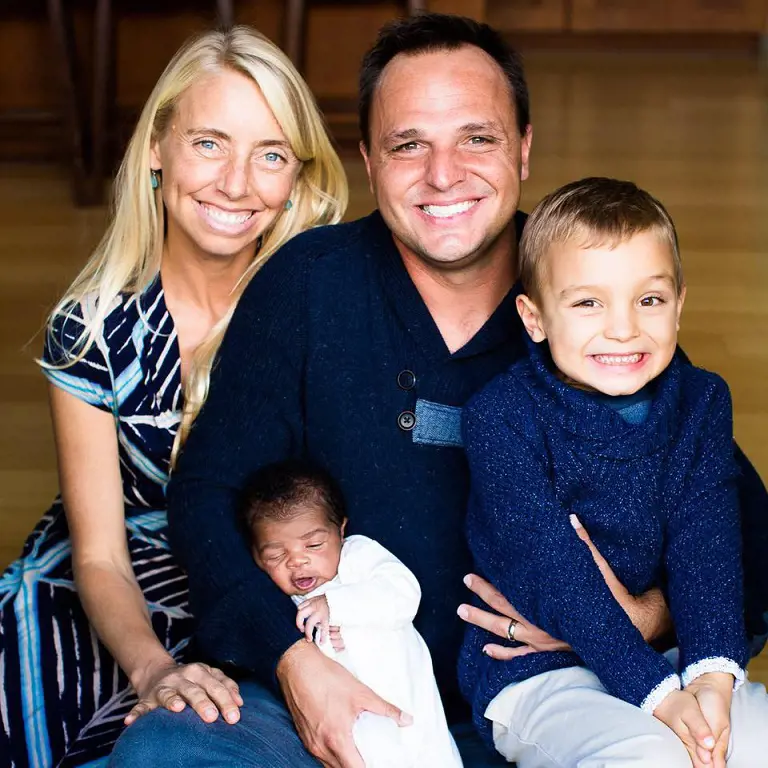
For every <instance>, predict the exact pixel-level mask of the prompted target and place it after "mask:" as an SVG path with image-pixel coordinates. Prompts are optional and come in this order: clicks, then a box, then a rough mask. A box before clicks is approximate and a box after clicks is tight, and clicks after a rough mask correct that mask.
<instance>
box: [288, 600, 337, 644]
mask: <svg viewBox="0 0 768 768" xmlns="http://www.w3.org/2000/svg"><path fill="white" fill-rule="evenodd" d="M330 618H331V610H330V608H329V607H328V600H326V598H325V595H319V596H318V597H311V598H310V599H309V600H305V601H304V602H303V603H302V604H301V605H300V606H299V610H298V611H297V612H296V626H297V627H298V628H299V632H303V633H304V636H305V637H306V638H307V640H308V641H309V642H310V643H311V642H312V639H313V633H314V631H315V627H317V642H318V644H319V643H322V642H324V641H325V640H327V639H328V635H329V633H330V629H329V624H330Z"/></svg>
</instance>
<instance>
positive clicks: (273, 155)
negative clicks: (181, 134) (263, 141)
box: [196, 139, 286, 164]
mask: <svg viewBox="0 0 768 768" xmlns="http://www.w3.org/2000/svg"><path fill="white" fill-rule="evenodd" d="M196 146H198V147H200V149H202V150H204V151H205V152H215V151H216V150H217V149H218V148H219V145H218V144H217V143H216V142H215V141H214V140H213V139H200V141H197V142H196ZM263 158H264V159H265V160H266V161H267V162H268V163H271V164H276V163H284V162H286V159H285V158H284V157H283V156H282V155H281V154H280V153H279V152H266V153H265V154H264V155H263Z"/></svg>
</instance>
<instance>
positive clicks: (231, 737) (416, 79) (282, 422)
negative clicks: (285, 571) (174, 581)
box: [115, 14, 658, 768]
mask: <svg viewBox="0 0 768 768" xmlns="http://www.w3.org/2000/svg"><path fill="white" fill-rule="evenodd" d="M360 124H361V131H362V136H363V140H362V144H361V150H362V153H363V156H364V159H365V163H366V167H367V169H368V174H369V178H370V183H371V188H372V190H373V192H374V195H375V196H376V201H377V204H378V208H379V212H377V213H374V214H372V215H371V216H369V217H366V218H365V219H362V220H360V221H357V222H353V223H351V224H345V225H340V226H337V227H333V228H325V229H319V230H315V231H313V232H309V233H305V234H304V235H300V236H298V237H297V238H295V239H294V240H293V241H292V242H291V243H289V244H288V245H287V246H286V247H285V248H284V249H283V250H282V251H281V252H280V253H278V254H276V255H275V256H274V257H272V259H271V260H270V262H268V264H267V265H266V266H265V267H264V268H263V269H262V270H261V272H260V273H259V274H258V275H256V277H255V278H254V279H253V281H252V282H251V284H250V286H249V287H248V289H247V290H246V292H245V293H244V295H243V297H242V298H241V300H240V302H239V305H238V309H237V311H236V313H235V316H234V317H233V319H232V322H231V325H230V328H229V331H228V333H227V336H226V339H225V341H224V344H223V346H222V349H221V354H220V359H219V362H218V363H217V367H216V370H215V371H214V373H213V376H212V382H211V394H210V397H209V399H208V402H207V403H206V406H205V408H204V410H203V413H202V414H201V416H200V417H199V418H198V420H197V422H196V423H195V426H194V429H193V431H192V435H191V437H190V439H189V442H188V444H187V446H186V447H185V450H184V453H183V455H182V459H181V462H180V465H179V468H178V471H177V473H176V476H175V478H174V481H173V482H172V485H171V488H170V513H169V519H170V526H171V536H172V544H173V546H174V549H175V551H176V552H177V554H178V556H179V558H180V560H181V562H182V564H183V565H184V566H185V567H186V568H187V570H188V572H189V578H190V589H191V601H192V605H191V607H192V610H193V612H194V614H195V615H196V616H197V617H198V619H199V622H200V623H199V629H198V633H197V638H196V639H197V642H198V644H199V646H200V648H201V649H202V651H203V652H204V653H205V654H206V655H208V656H209V657H210V658H212V659H214V660H215V661H216V662H217V663H228V664H232V665H234V666H236V667H239V668H242V669H244V670H247V671H248V673H249V677H248V679H247V680H246V681H244V682H243V683H242V686H241V693H242V695H243V698H244V700H245V705H244V707H243V709H242V719H241V721H240V723H239V724H238V725H235V726H228V725H226V724H225V723H223V722H222V721H221V720H219V721H217V722H216V723H213V724H208V725H206V724H205V723H202V722H200V721H199V719H198V720H194V719H192V718H184V717H183V715H181V716H180V715H173V714H169V713H166V712H163V711H158V712H153V713H151V714H150V715H149V716H148V717H146V718H142V719H141V720H140V721H139V722H138V723H137V724H136V725H133V726H131V728H130V729H128V731H127V732H126V735H125V736H124V737H123V739H122V740H121V743H120V745H119V747H118V750H117V752H116V754H115V764H116V765H128V764H133V763H134V762H135V763H139V762H141V763H142V764H143V763H147V764H151V763H152V762H153V761H156V760H157V759H158V755H161V756H164V757H166V758H168V756H169V755H171V754H176V753H177V752H178V754H180V755H181V754H183V755H184V758H183V759H184V762H185V764H186V765H190V764H193V765H194V764H195V761H194V756H195V755H200V759H201V761H202V763H201V764H205V765H213V764H216V756H217V755H218V759H219V761H220V763H221V764H227V763H228V762H229V764H232V763H236V764H238V765H258V766H282V765H290V766H304V765H307V766H309V765H316V762H315V761H314V759H313V758H311V757H310V756H309V754H308V753H307V752H306V751H305V750H304V749H303V748H302V746H301V743H300V742H299V740H298V738H297V737H296V733H295V731H294V729H293V727H292V726H293V725H294V724H295V727H296V730H297V731H298V733H299V735H300V737H301V739H302V741H303V743H304V745H306V747H307V749H308V750H309V751H310V752H311V753H312V754H313V755H315V756H316V757H317V758H319V759H320V760H321V761H322V763H323V764H325V765H328V766H334V768H337V767H338V768H361V767H362V765H363V763H362V760H361V758H360V756H359V754H358V753H357V750H356V749H355V747H354V743H353V741H352V735H351V733H352V723H353V722H354V719H355V718H356V717H357V715H358V714H359V713H360V712H361V711H362V710H369V711H372V712H375V713H378V714H382V715H386V716H390V717H393V718H394V719H395V720H396V721H398V722H403V719H402V713H400V712H399V711H397V710H396V709H395V708H394V707H393V706H392V705H390V704H389V703H387V702H384V701H382V700H381V699H379V697H377V696H376V695H375V694H373V693H372V692H371V691H370V690H369V689H367V688H365V686H362V685H361V684H360V683H359V682H357V681H356V680H355V679H354V678H353V677H352V676H351V675H349V674H348V673H347V672H346V671H345V670H344V669H342V668H341V666H340V665H338V664H336V663H335V662H332V661H329V660H328V659H326V658H325V657H324V656H323V655H322V654H321V653H320V652H319V651H318V649H317V648H315V647H314V646H313V645H311V644H309V643H307V642H306V641H302V640H301V639H300V636H299V634H298V632H297V630H296V627H295V609H294V607H293V605H292V603H291V601H290V600H288V599H286V598H285V596H284V595H282V594H281V593H280V592H279V591H278V590H277V589H276V588H275V587H274V585H273V584H272V583H271V582H270V580H269V579H268V578H267V577H266V576H265V575H264V574H263V573H261V572H260V571H259V570H258V569H257V568H256V566H255V565H254V564H253V561H252V559H251V556H250V553H249V551H248V548H247V546H246V544H245V542H244V540H243V539H242V538H241V537H240V535H239V532H238V530H237V528H236V525H235V513H234V508H235V504H236V499H237V496H238V492H239V489H240V488H241V487H242V485H243V484H244V481H245V479H246V477H247V476H248V475H249V473H251V472H253V471H254V470H255V469H257V468H259V467H260V466H262V465H264V464H266V463H268V462H271V461H275V460H279V459H282V458H286V457H288V456H298V455H302V454H307V455H309V456H310V457H311V458H312V459H314V460H315V461H318V462H319V463H321V464H323V465H325V467H326V468H327V469H328V470H329V471H330V472H331V473H332V474H333V475H334V476H335V477H336V478H337V479H338V481H339V482H340V484H341V486H342V488H343V491H344V493H345V496H346V497H347V500H348V504H349V518H350V532H353V533H361V534H365V535H368V536H370V537H372V538H374V539H376V540H378V541H379V542H380V543H381V544H383V545H384V546H385V547H387V548H388V549H390V550H391V551H393V552H394V553H395V554H396V555H397V556H398V557H399V558H400V559H401V560H402V561H403V562H404V563H405V564H406V565H407V566H408V567H409V568H411V570H412V571H413V572H414V573H415V575H416V577H417V578H418V580H419V582H420V584H421V587H422V595H423V597H422V603H421V607H420V611H419V615H418V617H417V621H416V627H417V629H418V630H419V631H420V632H421V634H422V636H423V637H424V639H425V640H426V642H427V644H428V646H429V648H430V651H431V653H432V658H433V662H434V667H435V674H436V677H437V681H438V685H439V687H440V691H441V694H442V697H443V700H444V703H445V706H446V713H447V715H448V718H449V721H450V722H452V723H454V724H459V725H458V726H457V728H455V729H454V733H455V735H456V737H457V743H458V745H459V748H460V750H461V751H462V755H463V758H464V762H465V765H467V766H485V765H488V766H490V765H502V764H503V761H500V759H498V758H496V757H495V756H493V755H487V754H484V753H483V752H482V747H480V746H479V745H478V743H477V741H476V739H475V737H474V736H472V735H471V732H470V729H469V726H468V725H466V724H468V721H469V714H468V711H467V709H466V707H465V705H464V703H463V702H462V701H461V699H460V697H459V694H458V689H457V682H456V669H455V666H456V661H457V656H458V649H459V646H460V643H461V639H462V635H463V624H462V622H461V621H460V620H459V619H458V618H457V616H456V612H457V608H458V607H459V605H460V604H461V603H462V601H463V600H464V599H465V598H466V590H465V589H464V587H463V584H462V577H463V576H464V575H465V574H466V573H468V572H469V571H470V570H471V560H470V557H469V554H468V551H467V547H466V544H465V541H464V534H463V520H464V514H465V505H466V498H467V492H468V475H467V468H466V464H465V459H464V456H463V452H462V449H461V434H460V429H459V424H460V408H461V406H462V405H463V404H464V403H465V402H466V400H467V399H468V398H469V396H470V395H471V394H472V393H474V392H475V391H476V390H477V389H478V388H479V387H480V386H481V385H483V384H484V383H485V382H487V381H488V380H489V379H490V378H492V377H493V376H494V375H496V374H497V373H499V372H500V371H502V370H504V369H505V368H506V367H507V366H508V365H509V364H510V363H511V362H513V361H514V360H515V359H516V358H517V357H518V356H519V355H521V354H523V349H524V347H523V342H522V336H521V327H520V324H519V320H518V317H517V313H516V311H515V307H514V299H515V296H514V291H512V287H513V284H514V282H515V279H516V270H515V265H516V253H517V239H518V237H519V235H520V230H521V228H522V224H523V222H524V216H523V215H522V214H519V213H517V206H518V202H519V199H520V183H521V181H523V180H525V178H527V176H528V157H529V152H530V147H531V137H532V133H531V126H530V120H529V109H528V91H527V86H526V83H525V79H524V76H523V71H522V67H521V65H520V62H519V59H518V58H517V56H516V54H514V52H512V51H511V50H509V48H508V47H507V46H506V45H505V44H504V42H503V41H502V39H501V38H500V36H499V35H498V34H497V33H495V32H494V31H493V30H491V29H490V28H489V27H487V26H485V25H480V24H477V23H475V22H472V21H469V20H467V19H462V18H459V17H450V16H440V15H434V14H433V15H425V16H421V17H417V18H415V19H411V20H408V21H403V22H398V23H395V24H393V25H390V27H388V28H385V30H383V32H382V34H381V35H380V37H379V40H378V41H377V43H376V45H375V46H374V47H373V49H372V50H371V51H370V52H369V54H368V55H367V57H366V59H365V61H364V64H363V70H362V74H361V78H360ZM496 604H497V605H499V606H501V607H503V605H502V603H496ZM657 613H658V611H657ZM510 615H511V613H510V612H509V611H507V616H510ZM478 616H479V618H478ZM474 618H475V620H477V621H478V622H481V623H485V624H486V625H487V626H488V627H489V628H491V627H493V628H494V629H495V631H496V632H497V633H502V634H503V632H504V628H505V627H506V626H507V625H508V624H509V618H506V619H505V618H502V617H496V618H494V617H493V616H491V615H490V614H475V617H474ZM526 629H528V633H529V634H528V635H527V636H522V639H524V640H527V639H529V638H531V639H532V638H533V637H534V636H535V628H527V627H526ZM518 637H521V634H518ZM278 687H279V689H280V691H281V693H282V695H283V697H284V699H285V702H286V703H287V706H288V710H290V715H289V714H288V711H287V710H286V709H285V707H284V706H283V704H282V702H280V700H279V699H278V698H277V697H276V696H274V695H273V693H270V692H269V690H268V689H272V691H276V689H277V688H278ZM207 704H210V702H207V703H206V705H207ZM291 716H292V718H291ZM462 723H465V725H464V726H462V725H461V724H462ZM153 750H156V751H153ZM203 750H204V752H203Z"/></svg>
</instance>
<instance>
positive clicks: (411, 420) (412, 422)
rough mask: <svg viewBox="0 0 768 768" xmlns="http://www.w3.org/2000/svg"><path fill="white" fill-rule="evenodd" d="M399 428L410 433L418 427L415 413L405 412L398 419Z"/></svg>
mask: <svg viewBox="0 0 768 768" xmlns="http://www.w3.org/2000/svg"><path fill="white" fill-rule="evenodd" d="M397 426H398V427H400V429H402V430H403V431H404V432H410V431H411V430H412V429H413V428H414V427H415V426H416V414H415V413H414V412H413V411H403V412H402V413H401V414H399V415H398V417H397Z"/></svg>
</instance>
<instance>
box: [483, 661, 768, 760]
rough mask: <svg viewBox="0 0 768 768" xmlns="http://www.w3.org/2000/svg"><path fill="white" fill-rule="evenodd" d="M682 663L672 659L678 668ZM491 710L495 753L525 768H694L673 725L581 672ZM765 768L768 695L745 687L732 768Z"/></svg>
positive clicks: (516, 691)
mask: <svg viewBox="0 0 768 768" xmlns="http://www.w3.org/2000/svg"><path fill="white" fill-rule="evenodd" d="M676 655H677V654H676V651H671V652H670V653H669V654H667V657H668V658H669V659H670V661H672V662H673V663H674V662H675V660H676ZM491 709H493V711H494V713H493V714H494V716H493V718H492V719H493V721H494V722H493V738H494V743H495V745H496V749H497V750H498V751H499V752H500V753H501V754H502V755H503V756H504V757H505V758H507V760H509V761H510V762H516V763H517V765H518V768H624V766H631V768H691V761H690V758H689V757H688V752H687V751H686V749H685V747H684V746H683V744H682V742H681V741H680V739H678V737H677V736H676V735H675V734H674V733H673V732H672V731H671V730H670V729H669V728H667V726H666V725H664V724H663V723H662V722H661V721H660V720H657V719H656V718H655V717H653V716H652V715H649V714H648V713H646V712H643V711H642V710H641V709H639V708H638V707H635V706H633V705H631V704H627V703H626V702H625V701H622V700H621V699H617V698H615V697H614V696H611V695H610V694H609V693H607V692H606V691H605V689H604V688H603V686H602V685H601V684H600V681H599V680H598V678H597V676H596V675H595V674H593V673H592V672H590V671H589V670H587V669H584V668H582V667H573V668H570V669H559V670H555V671H553V672H545V673H544V674H541V675H537V676H536V677H533V678H531V679H530V680H525V681H524V682H522V683H516V684H515V685H510V686H508V687H507V688H505V689H504V690H503V691H502V692H501V693H500V694H499V695H498V696H497V697H496V698H495V699H494V700H493V702H492V703H491V705H490V706H489V710H491ZM486 716H488V713H486ZM761 766H768V695H766V691H765V687H764V686H763V685H760V684H758V683H750V682H749V681H746V682H745V683H744V684H743V685H742V686H741V687H740V688H739V690H738V691H736V692H735V693H734V695H733V703H732V705H731V741H730V744H729V747H728V768H760V767H761Z"/></svg>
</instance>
